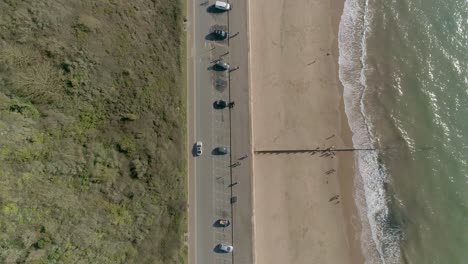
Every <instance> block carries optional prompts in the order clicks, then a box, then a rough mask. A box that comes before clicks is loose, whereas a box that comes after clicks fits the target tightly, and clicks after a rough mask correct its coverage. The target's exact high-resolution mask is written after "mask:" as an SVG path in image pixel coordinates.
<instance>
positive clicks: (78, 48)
mask: <svg viewBox="0 0 468 264" xmlns="http://www.w3.org/2000/svg"><path fill="white" fill-rule="evenodd" d="M181 10H182V8H181V2H180V1H178V0H132V1H128V0H0V263H74V264H75V263H86V264H88V263H99V264H103V263H164V264H166V263H183V262H184V260H185V258H186V256H185V254H186V248H185V246H184V244H183V233H184V231H185V228H186V227H185V222H186V219H185V218H186V212H185V211H186V194H185V184H186V182H185V159H184V157H185V154H184V153H185V146H184V142H185V140H184V138H183V137H184V130H185V103H184V100H185V99H184V98H185V97H184V90H183V89H182V87H183V84H182V82H183V76H182V74H181V61H182V60H183V58H182V57H181V49H180V45H181V41H182V40H181V33H182V20H183V17H182V15H181Z"/></svg>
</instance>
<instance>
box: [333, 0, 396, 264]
mask: <svg viewBox="0 0 468 264" xmlns="http://www.w3.org/2000/svg"><path fill="white" fill-rule="evenodd" d="M372 16H373V12H372V10H371V8H370V5H369V0H347V1H345V6H344V10H343V15H342V17H341V22H340V27H339V36H338V37H339V39H338V42H339V44H338V45H339V52H340V56H339V77H340V80H341V82H342V84H343V87H344V92H343V94H344V96H343V97H344V103H345V111H346V115H347V117H348V122H349V125H350V127H351V131H352V132H353V144H354V147H355V148H373V147H374V146H376V141H375V138H374V137H373V135H372V131H373V129H372V122H371V116H370V114H369V112H370V111H367V112H366V110H367V109H366V106H365V104H364V102H365V98H366V93H367V92H369V91H368V89H369V88H368V87H367V86H366V72H367V71H366V68H367V67H369V66H367V65H366V60H367V57H366V56H367V54H366V40H367V36H369V35H370V34H372V27H371V25H372V19H373V17H372ZM356 168H357V171H356V174H357V175H356V177H355V178H356V181H355V182H356V186H355V187H356V190H355V193H354V195H355V199H356V204H357V207H358V211H359V214H360V217H361V222H362V234H361V249H362V251H363V254H364V256H365V258H366V263H372V264H374V263H384V264H393V263H400V258H401V257H400V245H399V240H400V235H399V234H398V233H397V232H395V231H394V230H393V229H392V228H389V224H388V223H389V221H390V218H391V213H390V209H389V206H388V203H387V197H386V193H385V184H386V183H387V181H388V175H387V173H386V169H385V166H384V164H382V162H381V161H380V159H379V151H378V150H376V151H362V152H357V153H356Z"/></svg>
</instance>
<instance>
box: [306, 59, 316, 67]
mask: <svg viewBox="0 0 468 264" xmlns="http://www.w3.org/2000/svg"><path fill="white" fill-rule="evenodd" d="M314 63H315V60H314V61H313V62H310V63H307V66H310V65H312V64H314Z"/></svg>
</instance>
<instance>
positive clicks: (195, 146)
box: [192, 144, 197, 157]
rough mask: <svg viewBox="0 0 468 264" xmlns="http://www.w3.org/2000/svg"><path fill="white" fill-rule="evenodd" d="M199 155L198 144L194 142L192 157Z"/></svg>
mask: <svg viewBox="0 0 468 264" xmlns="http://www.w3.org/2000/svg"><path fill="white" fill-rule="evenodd" d="M196 156H197V144H193V146H192V157H196Z"/></svg>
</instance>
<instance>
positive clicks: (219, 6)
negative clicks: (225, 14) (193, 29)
mask: <svg viewBox="0 0 468 264" xmlns="http://www.w3.org/2000/svg"><path fill="white" fill-rule="evenodd" d="M215 8H216V9H219V10H223V11H229V10H231V5H230V4H229V3H226V2H223V1H216V2H215Z"/></svg>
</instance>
